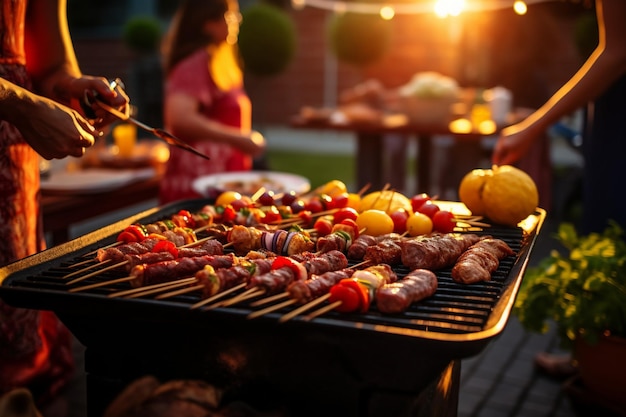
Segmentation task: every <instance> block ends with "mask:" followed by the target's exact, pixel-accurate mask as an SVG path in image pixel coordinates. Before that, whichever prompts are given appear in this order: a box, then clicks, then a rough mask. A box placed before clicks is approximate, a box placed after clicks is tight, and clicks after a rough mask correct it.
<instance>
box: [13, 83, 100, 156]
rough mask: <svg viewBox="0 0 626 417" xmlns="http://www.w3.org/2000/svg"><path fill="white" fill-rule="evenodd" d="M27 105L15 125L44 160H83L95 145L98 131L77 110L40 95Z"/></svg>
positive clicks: (34, 96)
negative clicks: (65, 158)
mask: <svg viewBox="0 0 626 417" xmlns="http://www.w3.org/2000/svg"><path fill="white" fill-rule="evenodd" d="M27 103H28V108H27V109H26V108H23V109H20V110H18V112H17V113H16V116H15V117H13V118H12V119H11V123H12V124H13V125H14V126H15V127H16V128H17V129H18V130H19V131H20V133H21V134H22V137H23V138H24V140H25V141H26V142H27V143H28V144H29V145H30V146H31V147H32V148H33V149H34V150H35V152H37V153H38V154H39V155H41V156H42V157H43V158H45V159H54V158H64V157H66V156H68V155H70V156H77V157H80V156H83V154H84V153H85V148H87V147H90V146H92V145H93V144H94V140H95V138H94V135H96V129H95V128H94V127H93V126H92V125H91V124H90V123H89V121H87V120H86V119H85V118H83V117H82V116H81V115H80V114H79V113H78V112H76V111H75V110H72V109H70V108H69V107H66V106H63V105H62V104H59V103H57V102H56V101H54V100H50V99H47V98H45V97H41V96H36V95H33V97H32V98H31V99H29V100H28V101H27Z"/></svg>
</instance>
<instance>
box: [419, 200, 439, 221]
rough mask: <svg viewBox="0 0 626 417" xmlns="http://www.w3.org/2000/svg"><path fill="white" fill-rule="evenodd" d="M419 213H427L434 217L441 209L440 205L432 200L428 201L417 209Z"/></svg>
mask: <svg viewBox="0 0 626 417" xmlns="http://www.w3.org/2000/svg"><path fill="white" fill-rule="evenodd" d="M417 211H418V212H419V213H422V214H425V215H427V216H428V217H430V218H431V219H432V217H433V216H434V215H435V213H437V212H438V211H439V206H438V205H437V204H435V203H433V202H432V201H427V202H425V203H424V204H422V206H421V207H420V208H418V209H417Z"/></svg>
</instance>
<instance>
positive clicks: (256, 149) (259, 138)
mask: <svg viewBox="0 0 626 417" xmlns="http://www.w3.org/2000/svg"><path fill="white" fill-rule="evenodd" d="M250 142H251V146H250V152H249V153H250V155H252V157H253V158H256V157H259V156H262V155H263V154H264V153H265V149H266V148H267V141H266V140H265V138H264V137H263V135H262V134H261V133H260V132H257V131H256V130H253V131H252V132H250Z"/></svg>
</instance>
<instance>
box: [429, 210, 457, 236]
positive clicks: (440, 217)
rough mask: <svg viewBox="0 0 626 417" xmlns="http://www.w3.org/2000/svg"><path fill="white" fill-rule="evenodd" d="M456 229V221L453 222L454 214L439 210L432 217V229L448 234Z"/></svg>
mask: <svg viewBox="0 0 626 417" xmlns="http://www.w3.org/2000/svg"><path fill="white" fill-rule="evenodd" d="M455 227H456V221H455V220H454V214H452V213H450V212H449V211H448V210H439V211H438V212H436V213H435V214H434V215H433V229H434V230H436V231H438V232H442V233H450V232H452V231H454V228H455Z"/></svg>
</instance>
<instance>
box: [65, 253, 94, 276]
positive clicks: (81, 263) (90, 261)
mask: <svg viewBox="0 0 626 417" xmlns="http://www.w3.org/2000/svg"><path fill="white" fill-rule="evenodd" d="M96 261H97V259H96V258H89V259H85V260H84V261H82V262H77V263H75V264H72V267H73V268H76V267H77V266H83V265H87V264H90V263H92V262H96ZM66 277H67V275H66V276H65V277H63V278H66Z"/></svg>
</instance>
